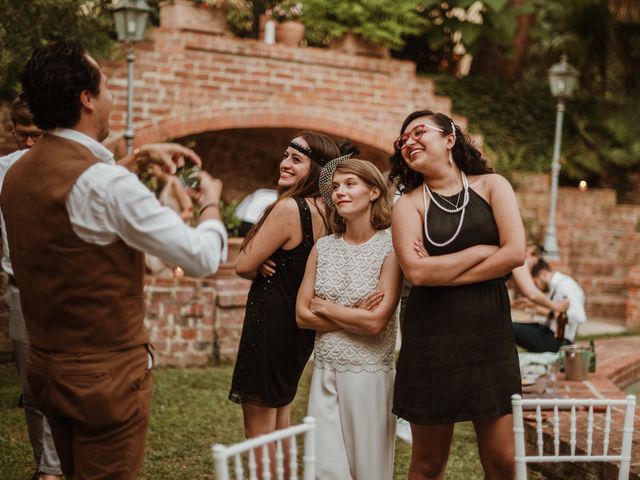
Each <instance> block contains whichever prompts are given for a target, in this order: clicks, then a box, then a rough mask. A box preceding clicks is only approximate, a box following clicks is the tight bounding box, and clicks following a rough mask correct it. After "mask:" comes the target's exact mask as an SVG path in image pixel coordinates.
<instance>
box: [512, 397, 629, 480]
mask: <svg viewBox="0 0 640 480" xmlns="http://www.w3.org/2000/svg"><path fill="white" fill-rule="evenodd" d="M511 405H512V407H513V433H514V437H515V451H516V458H515V460H516V479H517V480H526V479H527V463H539V462H620V466H619V474H618V480H626V479H628V478H629V468H630V466H631V443H632V440H633V420H634V412H635V408H636V397H635V396H634V395H629V396H627V398H626V399H624V400H622V399H619V400H612V399H589V400H586V399H585V400H579V399H558V398H556V399H542V398H532V399H523V398H522V397H521V396H520V395H513V396H512V397H511ZM594 407H595V408H596V409H597V410H599V411H596V412H595V413H594ZM602 409H604V412H602ZM622 409H624V410H623V412H624V424H623V427H622V429H621V430H622V442H621V445H620V453H619V454H613V453H612V452H610V448H611V445H610V434H611V432H612V410H615V412H616V413H617V412H618V411H620V414H622ZM523 410H529V411H531V414H532V416H534V417H535V425H536V429H535V439H536V446H537V452H536V453H537V454H536V455H527V454H526V450H525V429H524V413H523ZM543 410H549V411H550V413H551V415H552V416H551V422H550V428H547V429H546V430H545V428H544V425H543V423H544V422H543V413H542V411H543ZM560 410H566V411H567V414H568V415H567V414H564V413H563V414H562V415H561V414H560ZM534 412H535V413H534ZM580 413H582V415H580ZM567 416H568V419H567V418H566V417H567ZM579 416H580V417H581V418H580V422H579V421H578V417H579ZM584 416H586V417H587V418H586V428H580V429H579V426H580V427H584V425H583V424H584V418H582V417H584ZM616 416H617V415H616ZM600 417H604V418H600ZM561 418H562V420H564V422H561ZM561 423H563V425H561ZM613 423H616V424H618V423H620V422H613ZM579 424H580V425H579ZM614 427H615V426H614ZM567 429H568V432H569V436H568V439H569V448H568V450H569V451H568V452H566V451H564V450H566V448H564V449H562V450H563V451H562V452H561V449H560V434H561V431H562V432H565V433H566V432H567ZM616 429H617V430H620V428H619V426H618V427H617V428H616ZM548 430H551V431H552V432H551V433H552V435H553V437H552V438H553V448H552V450H553V451H552V452H546V454H545V449H544V443H545V442H544V439H545V437H547V438H551V435H550V433H549V431H548ZM585 430H586V432H585ZM594 430H595V431H596V432H599V431H602V442H601V447H600V445H599V444H600V441H599V440H600V439H599V438H598V439H597V445H596V444H595V443H596V442H594ZM579 433H580V434H582V433H586V437H587V438H586V441H585V442H584V443H583V442H582V441H581V442H580V445H578V451H576V445H577V444H578V442H577V438H578V434H579ZM596 436H598V437H599V433H597V435H596ZM565 438H566V435H565Z"/></svg>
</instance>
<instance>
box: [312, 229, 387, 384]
mask: <svg viewBox="0 0 640 480" xmlns="http://www.w3.org/2000/svg"><path fill="white" fill-rule="evenodd" d="M316 247H317V249H318V268H317V271H316V285H315V293H316V295H317V296H319V297H321V298H324V299H326V300H329V301H330V302H333V303H336V304H339V305H346V306H349V307H352V306H355V305H358V304H359V303H360V302H361V301H362V300H364V299H365V298H366V297H367V296H369V295H370V294H371V293H372V292H373V291H374V290H375V289H376V286H377V284H378V280H379V278H380V272H381V270H382V264H383V262H384V260H385V258H386V257H387V255H388V254H389V253H390V252H391V250H392V249H393V246H392V244H391V233H390V232H389V231H387V230H381V231H379V232H377V233H376V234H375V235H374V236H373V237H371V238H370V239H369V240H368V241H367V242H365V243H363V244H361V245H350V244H348V243H346V242H345V241H344V240H343V238H342V237H336V236H335V235H329V236H326V237H323V238H321V239H319V240H318V242H317V243H316ZM397 319H398V309H396V311H395V312H394V313H393V315H392V317H391V319H389V322H388V323H387V326H386V328H385V329H384V331H383V332H382V333H381V334H380V335H362V334H356V333H350V332H346V331H344V330H337V331H335V332H318V333H317V335H316V343H315V350H314V357H315V366H316V367H317V368H325V369H330V370H336V371H339V372H345V371H349V372H377V371H381V370H383V371H390V370H393V369H394V368H395V367H394V357H393V352H394V348H395V343H396V334H397V328H398V327H397Z"/></svg>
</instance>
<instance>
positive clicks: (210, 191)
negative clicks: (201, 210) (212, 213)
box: [187, 172, 222, 207]
mask: <svg viewBox="0 0 640 480" xmlns="http://www.w3.org/2000/svg"><path fill="white" fill-rule="evenodd" d="M187 191H188V192H189V195H191V198H193V199H194V200H195V201H196V202H197V203H198V205H199V206H201V207H202V206H204V205H207V204H208V203H216V202H219V201H220V195H222V180H219V179H217V178H213V177H212V176H211V175H209V174H208V173H207V172H200V188H199V190H193V189H191V188H189V189H187Z"/></svg>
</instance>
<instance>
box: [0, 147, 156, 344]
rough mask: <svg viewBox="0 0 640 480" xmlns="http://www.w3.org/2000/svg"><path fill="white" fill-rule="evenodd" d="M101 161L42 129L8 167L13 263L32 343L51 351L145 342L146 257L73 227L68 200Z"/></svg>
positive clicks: (5, 198)
mask: <svg viewBox="0 0 640 480" xmlns="http://www.w3.org/2000/svg"><path fill="white" fill-rule="evenodd" d="M97 161H98V160H97V159H96V158H95V157H94V156H93V155H92V154H91V152H90V151H89V150H88V149H87V148H86V147H84V146H82V145H81V144H79V143H77V142H73V141H71V140H66V139H64V138H60V137H56V136H54V135H44V136H43V138H42V139H41V140H40V141H39V142H38V143H37V144H36V145H35V146H34V147H33V148H31V150H30V151H29V152H27V153H25V154H24V155H23V156H22V158H20V159H19V160H18V161H17V162H16V163H15V164H14V165H13V166H12V167H11V168H10V169H9V171H8V172H7V175H6V177H5V180H4V184H3V187H2V194H1V195H0V206H1V207H2V214H3V216H4V219H5V223H6V228H7V235H8V240H9V249H10V251H11V264H12V266H13V270H14V274H15V278H16V283H17V284H18V286H19V288H20V295H21V304H22V310H23V312H24V318H25V322H26V325H27V330H28V331H29V337H30V340H31V344H32V345H33V346H34V347H36V348H39V349H41V350H47V351H53V352H71V353H88V352H96V351H114V350H121V349H125V348H130V347H134V346H137V345H141V344H144V343H147V342H148V334H147V331H146V328H145V327H144V323H143V320H144V299H143V290H142V289H143V278H144V277H143V276H144V258H143V254H142V253H141V252H138V251H136V250H134V249H132V248H130V247H128V246H127V245H125V243H124V242H123V241H122V240H118V241H116V242H114V243H112V244H109V245H106V246H99V245H94V244H91V243H87V242H85V241H83V240H81V239H80V238H79V237H78V236H77V235H76V234H75V233H74V231H73V228H72V227H71V222H70V220H69V214H68V212H67V207H66V200H67V196H68V195H69V192H70V191H71V188H72V187H73V185H74V184H75V182H76V180H77V178H78V177H79V176H80V175H81V174H82V173H83V172H84V171H85V170H86V169H87V168H89V167H90V166H91V165H93V164H95V163H96V162H97Z"/></svg>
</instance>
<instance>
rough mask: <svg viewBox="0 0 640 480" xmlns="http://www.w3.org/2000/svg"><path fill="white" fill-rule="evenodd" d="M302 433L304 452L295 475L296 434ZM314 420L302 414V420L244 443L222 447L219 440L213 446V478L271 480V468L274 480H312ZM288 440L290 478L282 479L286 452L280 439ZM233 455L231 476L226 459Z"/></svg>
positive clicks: (314, 453)
mask: <svg viewBox="0 0 640 480" xmlns="http://www.w3.org/2000/svg"><path fill="white" fill-rule="evenodd" d="M302 434H304V452H303V456H302V463H303V469H302V472H303V473H302V476H300V477H299V474H298V470H299V468H298V447H297V445H296V436H297V435H302ZM315 434H316V421H315V419H314V418H313V417H305V418H304V423H302V424H300V425H294V426H292V427H289V428H285V429H282V430H276V431H275V432H272V433H268V434H266V435H261V436H259V437H256V438H250V439H248V440H245V441H244V442H240V443H236V444H233V445H229V446H228V447H225V446H224V445H221V444H219V443H217V444H215V445H214V446H213V447H212V451H213V462H214V465H215V471H216V480H232V479H237V480H240V479H244V478H249V480H272V479H273V477H272V471H275V472H276V478H275V479H273V480H298V479H299V478H300V480H315V477H316V438H315ZM287 439H289V440H291V441H289V442H287V443H289V452H288V453H289V455H288V460H289V464H288V467H289V477H288V478H287V479H285V471H286V469H285V464H284V462H285V452H284V447H283V442H284V441H285V440H287ZM271 444H275V469H272V467H271V455H270V454H269V446H270V445H271ZM256 451H259V452H260V453H259V454H258V455H259V456H260V460H259V461H260V463H261V467H262V474H261V478H260V479H259V478H258V460H257V459H256V453H255V452H256ZM243 454H246V457H247V461H246V462H243ZM231 458H233V462H232V463H233V467H232V469H231V470H232V472H233V476H232V475H231V472H230V469H229V460H230V459H231ZM245 464H246V467H247V470H248V472H247V473H248V477H245Z"/></svg>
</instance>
